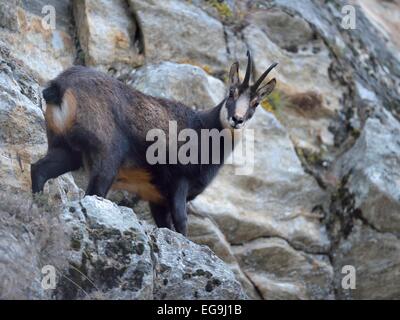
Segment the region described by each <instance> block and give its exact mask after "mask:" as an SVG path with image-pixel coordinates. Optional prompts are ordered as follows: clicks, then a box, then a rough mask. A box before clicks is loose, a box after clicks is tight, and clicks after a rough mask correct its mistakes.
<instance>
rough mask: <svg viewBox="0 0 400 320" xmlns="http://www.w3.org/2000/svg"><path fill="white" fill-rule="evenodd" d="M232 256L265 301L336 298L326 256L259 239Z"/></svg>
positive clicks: (330, 267)
mask: <svg viewBox="0 0 400 320" xmlns="http://www.w3.org/2000/svg"><path fill="white" fill-rule="evenodd" d="M233 252H234V253H235V256H236V257H237V258H238V260H239V263H240V265H241V267H242V270H243V271H244V272H245V273H246V274H247V275H248V277H249V278H251V279H252V282H253V283H254V285H255V286H256V287H257V288H258V289H259V291H260V292H261V294H262V296H263V298H264V299H267V300H271V299H274V300H275V299H332V298H333V268H332V266H331V265H330V263H329V259H328V258H327V257H326V256H320V255H312V254H307V253H304V252H301V251H298V250H295V249H294V248H292V247H290V245H289V244H288V243H287V242H286V241H285V240H283V239H278V238H267V239H256V240H254V241H251V242H248V243H246V244H244V245H238V246H234V247H233Z"/></svg>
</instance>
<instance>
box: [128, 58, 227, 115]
mask: <svg viewBox="0 0 400 320" xmlns="http://www.w3.org/2000/svg"><path fill="white" fill-rule="evenodd" d="M128 83H129V84H130V85H132V86H133V87H134V88H135V89H137V90H140V91H142V92H144V93H146V94H149V95H152V96H159V97H162V98H167V99H173V100H176V101H179V102H182V103H184V104H186V105H187V106H189V107H196V108H199V109H207V108H211V107H214V106H216V105H217V104H218V103H220V102H221V101H222V99H223V98H224V97H225V86H224V84H223V82H222V81H220V80H218V79H216V78H214V77H212V76H209V75H208V74H207V73H206V72H205V71H204V70H202V69H201V68H199V67H196V66H193V65H189V64H177V63H173V62H162V63H159V64H156V65H148V66H145V67H143V68H140V69H138V70H137V71H135V72H134V73H132V74H131V75H130V77H129V79H128Z"/></svg>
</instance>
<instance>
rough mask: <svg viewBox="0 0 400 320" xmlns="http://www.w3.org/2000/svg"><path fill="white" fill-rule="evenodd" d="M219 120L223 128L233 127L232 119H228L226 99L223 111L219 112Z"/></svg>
mask: <svg viewBox="0 0 400 320" xmlns="http://www.w3.org/2000/svg"><path fill="white" fill-rule="evenodd" d="M219 120H220V121H221V125H222V127H223V128H225V129H227V128H230V127H231V124H230V121H228V109H227V107H226V101H225V102H224V104H223V106H222V108H221V111H220V112H219Z"/></svg>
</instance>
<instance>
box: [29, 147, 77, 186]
mask: <svg viewBox="0 0 400 320" xmlns="http://www.w3.org/2000/svg"><path fill="white" fill-rule="evenodd" d="M81 165H82V156H81V154H80V153H79V152H74V151H72V150H71V149H68V148H63V147H58V148H49V151H48V152H47V155H46V156H45V157H44V158H42V159H40V160H39V161H37V162H36V163H33V164H31V181H32V193H38V192H41V191H43V187H44V185H45V183H46V181H47V180H49V179H52V178H57V177H58V176H60V175H62V174H64V173H66V172H69V171H74V170H78V169H79V168H80V167H81Z"/></svg>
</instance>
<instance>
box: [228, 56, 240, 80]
mask: <svg viewBox="0 0 400 320" xmlns="http://www.w3.org/2000/svg"><path fill="white" fill-rule="evenodd" d="M239 83H240V79H239V62H237V61H236V62H234V63H233V64H232V66H231V70H230V71H229V85H231V86H233V85H238V84H239Z"/></svg>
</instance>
